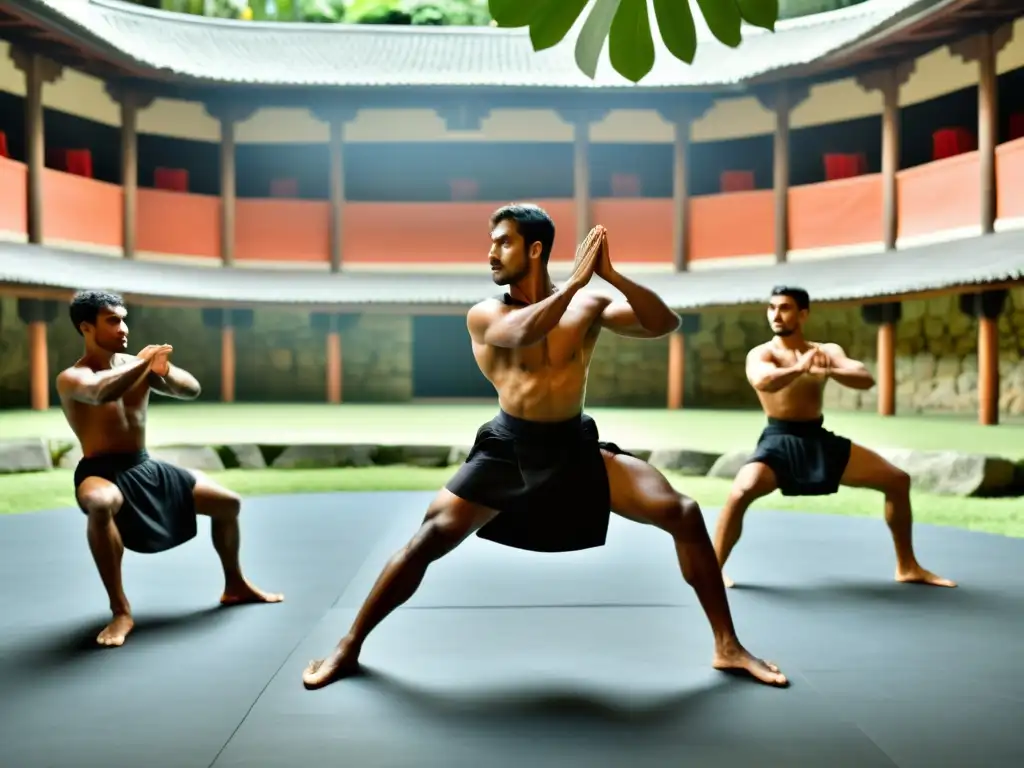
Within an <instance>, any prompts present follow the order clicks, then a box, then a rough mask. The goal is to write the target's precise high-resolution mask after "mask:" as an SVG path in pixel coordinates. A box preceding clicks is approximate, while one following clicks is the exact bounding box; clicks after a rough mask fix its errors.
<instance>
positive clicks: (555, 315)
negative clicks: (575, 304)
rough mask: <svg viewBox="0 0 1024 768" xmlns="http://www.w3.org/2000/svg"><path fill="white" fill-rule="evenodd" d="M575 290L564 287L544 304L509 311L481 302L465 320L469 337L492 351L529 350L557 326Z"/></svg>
mask: <svg viewBox="0 0 1024 768" xmlns="http://www.w3.org/2000/svg"><path fill="white" fill-rule="evenodd" d="M578 290H579V289H575V290H571V289H569V288H568V287H567V289H566V290H563V291H559V292H558V293H556V294H553V295H551V296H548V297H547V298H546V299H544V300H543V301H538V302H537V303H536V304H530V305H529V306H527V307H523V308H521V309H515V310H512V311H509V310H506V309H505V308H504V305H502V304H499V303H498V302H497V301H493V300H491V301H484V302H481V303H479V304H477V305H475V306H474V307H473V308H472V309H470V310H469V314H468V315H467V316H466V325H467V327H468V328H469V335H470V336H471V337H472V339H473V341H475V342H477V343H478V344H487V345H489V346H492V347H505V348H507V349H515V348H516V347H529V346H532V345H534V344H536V343H537V342H539V341H541V339H543V338H544V337H545V336H547V335H548V333H550V332H551V330H552V329H553V328H554V327H555V326H556V325H558V321H559V320H561V319H562V315H564V314H565V310H566V309H568V308H569V302H571V301H572V297H573V296H574V295H575V294H576V292H577V291H578Z"/></svg>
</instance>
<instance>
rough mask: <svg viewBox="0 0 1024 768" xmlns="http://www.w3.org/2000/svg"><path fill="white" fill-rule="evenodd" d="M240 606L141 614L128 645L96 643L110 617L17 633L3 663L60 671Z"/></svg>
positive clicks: (207, 622) (208, 621)
mask: <svg viewBox="0 0 1024 768" xmlns="http://www.w3.org/2000/svg"><path fill="white" fill-rule="evenodd" d="M235 610H237V607H229V608H223V607H221V606H219V605H217V606H211V607H210V608H204V609H202V610H198V611H189V612H187V613H176V614H157V615H146V614H145V613H143V614H139V615H138V616H136V618H135V628H134V629H133V630H132V633H131V635H129V637H128V639H127V641H126V642H125V645H124V647H121V648H107V647H104V646H101V645H98V644H97V643H96V636H97V635H98V634H99V633H100V630H102V629H103V627H104V626H105V625H106V622H107V621H108V620H109V619H108V618H107V617H106V616H97V617H96V619H89V620H83V621H80V622H78V624H77V625H75V626H65V627H60V628H56V629H53V630H52V631H51V630H50V629H49V628H48V629H46V630H41V631H36V632H34V633H32V634H31V635H22V636H20V637H18V636H15V637H14V638H12V639H8V640H6V641H5V642H4V644H3V646H2V649H3V664H4V666H11V667H24V668H30V669H31V670H32V671H33V672H34V673H39V672H46V671H47V670H56V669H59V668H61V667H64V666H65V665H68V664H74V663H77V662H79V661H82V660H84V659H88V658H95V656H96V654H103V653H121V652H126V651H129V650H130V647H131V646H134V645H136V644H140V643H141V644H145V643H146V642H147V641H149V640H159V641H161V642H163V641H165V640H167V639H168V638H169V637H173V636H174V635H175V634H177V633H192V632H194V631H195V630H196V628H197V627H198V626H200V625H201V626H202V627H203V628H204V629H206V628H209V627H214V626H216V625H217V624H219V623H221V622H223V621H225V620H226V619H227V618H228V616H229V614H230V613H232V612H233V611H235Z"/></svg>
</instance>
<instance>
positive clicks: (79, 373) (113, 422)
mask: <svg viewBox="0 0 1024 768" xmlns="http://www.w3.org/2000/svg"><path fill="white" fill-rule="evenodd" d="M70 314H71V323H72V324H73V325H74V326H75V330H76V331H78V332H79V333H80V334H81V335H82V337H83V338H84V339H85V354H84V355H83V356H82V358H81V359H80V360H78V362H76V363H75V364H74V365H73V366H71V367H70V368H68V369H67V370H65V371H62V372H61V373H60V375H59V376H57V391H58V393H59V394H60V401H61V407H62V408H63V409H64V415H65V416H66V417H67V420H68V423H69V424H70V425H71V428H72V430H74V432H75V435H76V436H77V437H78V440H79V442H81V445H82V460H81V461H80V462H79V464H78V467H77V468H76V469H75V497H76V499H77V501H78V505H79V507H81V509H82V512H84V513H85V514H86V516H87V523H86V529H87V532H88V540H89V548H90V549H91V550H92V555H93V559H94V560H95V561H96V567H97V569H98V570H99V573H100V579H101V580H102V581H103V586H104V587H105V588H106V590H107V595H108V597H109V599H110V610H111V612H112V613H113V619H112V621H111V622H110V624H108V625H107V626H106V628H105V629H103V631H102V632H100V634H99V636H98V637H97V638H96V641H97V642H98V643H99V644H100V645H104V646H118V645H123V644H124V641H125V638H126V637H127V636H128V633H129V632H131V630H132V628H133V627H134V625H135V622H134V620H133V619H132V610H131V606H130V605H129V603H128V598H127V596H126V595H125V593H124V587H123V585H122V583H121V558H122V556H123V554H124V550H125V548H128V549H130V550H132V551H134V552H140V553H147V554H149V553H155V552H164V551H166V550H169V549H172V548H174V547H177V546H180V545H181V544H184V543H185V542H187V541H189V540H191V539H192V538H193V537H194V536H195V535H196V514H197V513H198V514H201V515H208V516H209V517H210V520H211V530H212V534H213V546H214V548H215V549H216V550H217V554H218V555H220V560H221V564H222V565H223V567H224V592H223V594H222V595H221V603H222V604H224V605H236V604H239V603H277V602H280V601H281V600H283V599H284V598H283V597H282V596H281V595H271V594H267V593H265V592H262V591H260V590H258V589H256V588H255V587H253V586H252V585H251V584H249V582H248V581H246V579H245V577H244V576H243V575H242V569H241V566H240V565H239V563H238V549H239V531H238V513H239V509H240V506H241V501H240V499H239V498H238V496H237V495H236V494H234V493H232V492H231V491H229V490H227V489H226V488H222V487H221V486H219V485H217V484H216V483H214V482H213V481H212V480H210V479H209V478H207V477H204V476H203V475H202V474H200V473H198V472H194V471H190V470H185V469H181V468H180V467H176V466H174V465H172V464H168V463H166V462H162V461H157V460H155V459H152V458H150V456H149V454H148V453H147V452H146V409H147V407H148V405H149V393H150V392H158V393H160V394H162V395H167V396H169V397H174V398H178V399H181V400H192V399H194V398H196V397H198V396H199V382H197V381H196V380H195V378H194V377H193V376H192V375H191V374H189V373H188V372H186V371H184V370H182V369H181V368H177V367H175V366H173V365H171V363H170V361H169V358H170V355H171V352H172V351H173V350H172V348H171V346H170V345H168V344H158V345H153V346H148V347H146V348H145V349H143V350H142V351H140V352H139V354H138V355H129V354H125V353H124V350H126V349H127V348H128V325H127V324H126V323H125V317H126V316H127V314H128V313H127V311H126V310H125V307H124V302H123V301H122V300H121V297H120V296H115V295H113V294H110V293H103V292H100V291H80V292H79V293H77V294H76V295H75V297H74V299H73V300H72V301H71V307H70Z"/></svg>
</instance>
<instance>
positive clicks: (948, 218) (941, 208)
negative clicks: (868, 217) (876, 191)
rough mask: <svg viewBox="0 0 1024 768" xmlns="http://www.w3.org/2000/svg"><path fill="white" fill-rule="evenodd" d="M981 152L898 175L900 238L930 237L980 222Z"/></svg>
mask: <svg viewBox="0 0 1024 768" xmlns="http://www.w3.org/2000/svg"><path fill="white" fill-rule="evenodd" d="M980 174H981V170H980V169H979V167H978V153H977V152H966V153H964V154H962V155H956V156H955V157H948V158H945V159H943V160H936V161H934V162H931V163H927V164H925V165H919V166H917V167H916V168H906V169H904V170H902V171H900V172H899V173H897V174H896V199H897V205H898V206H899V210H898V217H899V236H900V237H913V236H915V235H928V234H932V233H936V232H942V231H943V230H949V229H958V228H960V227H970V226H977V225H979V224H980V223H981V192H980V190H981V175H980Z"/></svg>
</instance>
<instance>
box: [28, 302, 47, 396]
mask: <svg viewBox="0 0 1024 768" xmlns="http://www.w3.org/2000/svg"><path fill="white" fill-rule="evenodd" d="M49 359H50V354H49V350H48V348H47V343H46V323H45V322H42V321H38V320H37V321H34V322H31V323H29V324H28V368H29V387H30V390H31V398H32V399H31V403H32V410H33V411H45V410H48V409H49V407H50V368H49V365H50V364H49Z"/></svg>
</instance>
